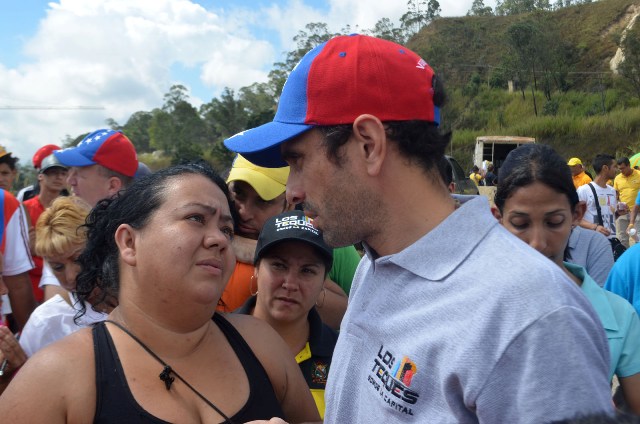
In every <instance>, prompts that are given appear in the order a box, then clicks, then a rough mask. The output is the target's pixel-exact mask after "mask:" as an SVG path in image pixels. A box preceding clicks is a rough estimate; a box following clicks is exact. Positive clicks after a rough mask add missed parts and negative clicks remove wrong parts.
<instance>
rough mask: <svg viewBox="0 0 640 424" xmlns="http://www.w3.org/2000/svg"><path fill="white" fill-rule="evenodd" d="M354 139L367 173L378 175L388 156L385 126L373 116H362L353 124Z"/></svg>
mask: <svg viewBox="0 0 640 424" xmlns="http://www.w3.org/2000/svg"><path fill="white" fill-rule="evenodd" d="M353 137H354V139H355V140H356V141H357V142H358V143H359V144H358V152H360V153H361V157H362V159H363V160H364V161H365V166H366V169H367V173H368V174H369V175H372V176H373V175H378V174H379V173H380V170H381V169H382V164H383V163H384V160H385V157H386V155H387V133H386V132H385V129H384V124H383V123H382V122H381V121H380V120H379V119H378V118H376V117H375V116H373V115H366V114H365V115H360V116H358V117H357V118H356V119H355V121H354V122H353Z"/></svg>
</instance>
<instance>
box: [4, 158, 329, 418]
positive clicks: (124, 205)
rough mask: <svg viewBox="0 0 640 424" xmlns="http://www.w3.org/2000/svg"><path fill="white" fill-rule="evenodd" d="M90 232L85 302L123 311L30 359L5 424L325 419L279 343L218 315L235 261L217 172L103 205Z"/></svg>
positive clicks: (12, 393) (160, 181)
mask: <svg viewBox="0 0 640 424" xmlns="http://www.w3.org/2000/svg"><path fill="white" fill-rule="evenodd" d="M87 228H88V232H87V246H86V248H85V250H84V251H83V253H82V255H81V256H80V258H79V262H80V265H81V267H82V271H81V272H80V274H79V275H78V278H77V292H78V297H79V298H80V299H81V300H86V299H88V298H90V297H93V296H94V295H95V293H96V292H97V293H100V297H99V298H98V299H96V301H95V303H94V307H95V306H98V307H99V305H100V303H101V302H104V301H109V299H110V298H117V299H118V306H117V307H116V308H115V309H114V310H113V311H112V312H111V314H110V315H109V317H108V320H107V321H105V322H104V323H100V324H97V325H96V326H95V327H94V328H93V329H84V330H80V331H78V332H76V333H74V334H72V335H71V336H68V337H66V338H65V339H63V340H61V341H60V342H57V343H54V344H52V345H50V346H48V347H47V348H45V349H43V350H41V351H40V352H38V353H37V354H36V355H35V356H34V357H33V358H31V359H29V361H28V362H27V363H26V364H25V366H24V367H23V368H22V370H21V371H20V373H18V375H17V376H16V378H15V379H14V381H13V382H12V383H11V385H10V386H9V388H8V389H7V391H6V392H5V393H4V394H3V396H2V399H0V416H2V417H3V421H5V420H6V421H7V422H12V423H27V422H91V421H93V422H108V423H110V422H113V423H116V422H117V423H120V422H134V421H135V422H149V423H165V422H181V423H202V422H207V423H213V422H216V423H218V422H227V423H230V422H233V423H242V422H246V421H251V420H256V419H268V418H271V417H274V416H277V417H285V418H286V419H287V420H289V421H291V422H300V421H313V420H318V419H319V417H318V413H317V410H316V409H315V406H314V403H313V399H312V397H311V395H310V394H309V392H308V390H307V389H306V384H305V381H304V379H303V378H302V375H301V374H300V371H299V369H298V367H297V366H296V363H295V362H294V361H293V358H291V356H290V354H289V352H288V350H287V346H286V345H285V344H284V342H283V341H282V339H280V338H279V337H278V335H277V333H275V331H274V330H272V329H271V327H270V326H269V325H267V324H266V323H263V322H262V321H260V320H257V319H255V318H253V317H248V316H240V315H234V316H223V315H221V314H218V313H215V314H214V312H215V308H216V304H217V303H218V300H219V298H220V294H221V293H222V290H223V289H224V286H225V284H226V282H227V280H228V278H229V276H230V275H231V273H232V272H233V265H234V263H235V256H234V254H233V251H232V249H231V248H230V241H231V238H232V237H233V218H232V216H231V212H230V208H229V196H228V192H227V188H226V186H225V184H224V181H222V179H220V177H218V176H217V175H216V174H215V173H213V171H212V170H211V169H210V168H209V167H208V166H206V165H201V164H186V165H178V166H174V167H171V168H167V169H165V170H161V171H158V172H156V173H154V174H152V175H150V176H147V177H145V178H143V179H141V180H138V181H136V182H135V183H134V184H133V185H132V186H130V187H129V188H128V189H127V190H126V191H125V192H122V193H120V194H119V195H117V196H116V197H115V198H113V199H109V200H103V201H101V202H99V203H98V205H97V206H96V207H95V208H94V210H93V211H92V212H91V214H90V215H89V217H88V219H87ZM212 317H213V318H212ZM53 387H55V390H52V388H53ZM33 399H38V402H39V407H38V408H33V405H32V400H33Z"/></svg>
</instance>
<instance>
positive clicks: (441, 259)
mask: <svg viewBox="0 0 640 424" xmlns="http://www.w3.org/2000/svg"><path fill="white" fill-rule="evenodd" d="M453 197H454V198H455V199H457V200H459V201H460V204H461V205H460V207H459V208H457V209H456V210H455V211H454V212H453V213H452V214H451V215H449V216H448V217H447V218H446V219H445V220H444V221H442V222H441V223H440V224H439V225H438V226H436V227H435V228H434V229H433V230H431V231H430V232H428V233H427V234H425V235H423V236H422V237H421V238H420V239H419V240H417V241H416V242H415V243H413V244H412V245H410V246H408V247H406V248H405V249H404V250H402V251H400V252H397V253H394V254H392V255H388V256H383V257H380V258H377V259H375V254H374V253H375V252H374V251H373V250H372V249H371V248H370V247H369V246H367V245H366V243H363V245H364V248H365V253H366V254H367V256H368V257H369V259H370V260H371V261H372V263H373V267H374V269H375V267H376V266H377V265H378V266H379V265H382V264H384V263H386V262H391V263H393V264H395V265H397V266H399V267H402V268H404V269H406V270H408V271H410V272H412V273H414V274H416V275H417V276H419V277H422V278H425V279H428V280H431V281H440V280H443V279H445V278H446V277H447V276H448V275H449V274H451V273H452V272H453V271H454V270H455V269H456V268H458V266H459V265H460V263H461V262H462V261H463V260H464V259H465V258H467V257H468V256H469V255H470V254H471V252H472V251H473V250H474V249H475V248H476V247H477V246H478V245H479V244H480V242H481V241H482V239H483V238H484V237H485V236H486V235H487V233H489V231H491V229H492V228H494V227H495V226H498V225H499V223H498V220H497V219H496V218H495V217H494V216H493V214H492V213H491V209H490V207H489V203H488V201H487V198H486V197H484V196H457V195H454V196H453ZM505 231H506V230H505Z"/></svg>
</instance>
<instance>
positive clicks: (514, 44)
mask: <svg viewBox="0 0 640 424" xmlns="http://www.w3.org/2000/svg"><path fill="white" fill-rule="evenodd" d="M541 35H542V34H541V32H540V30H539V28H538V27H537V26H536V24H535V23H534V22H532V21H523V22H518V23H515V24H513V25H511V26H510V27H509V28H508V29H507V41H508V43H509V46H510V52H511V55H510V60H511V64H512V65H513V66H514V68H515V69H514V72H515V73H516V75H517V77H518V79H519V80H520V82H521V83H522V82H524V81H526V79H527V78H526V76H525V75H529V76H530V78H531V79H533V83H534V85H533V86H532V87H531V92H532V94H533V92H534V88H535V89H537V87H536V84H537V82H536V61H537V56H538V49H539V44H538V41H539V39H540V38H541ZM521 91H522V97H523V98H524V88H523V86H522V85H521ZM533 109H534V112H535V114H536V115H537V114H538V108H537V105H536V97H535V95H534V96H533Z"/></svg>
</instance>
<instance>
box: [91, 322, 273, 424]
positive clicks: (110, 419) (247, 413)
mask: <svg viewBox="0 0 640 424" xmlns="http://www.w3.org/2000/svg"><path fill="white" fill-rule="evenodd" d="M213 322H215V323H216V324H217V325H218V328H220V330H221V331H222V333H223V334H224V335H225V337H226V338H227V340H228V341H229V344H230V345H231V347H232V348H233V351H234V352H235V354H236V356H237V357H238V359H239V360H240V363H241V364H242V366H243V368H244V371H245V373H246V374H247V378H248V379H249V399H248V400H247V403H245V404H244V406H243V407H242V408H241V409H240V411H238V413H237V414H235V415H234V416H233V417H231V418H230V421H231V422H232V423H244V422H247V421H252V420H268V419H270V418H271V417H280V418H284V414H283V412H282V408H281V407H280V404H279V402H278V399H277V398H276V394H275V392H274V391H273V386H272V385H271V381H270V380H269V376H268V375H267V372H266V371H265V370H264V368H263V367H262V364H261V363H260V361H259V360H258V358H256V356H255V355H254V353H253V351H252V350H251V348H250V347H249V345H248V344H247V342H246V341H245V340H244V339H243V338H242V336H241V335H240V333H238V330H236V329H235V327H233V326H232V325H231V324H230V323H229V322H228V321H227V320H226V319H225V318H223V317H222V316H220V314H218V313H216V314H215V315H214V316H213ZM93 349H94V352H95V361H96V394H97V396H96V397H97V399H96V415H95V417H94V422H95V423H132V422H135V423H163V424H164V423H167V421H164V420H161V419H159V418H157V417H155V416H153V415H151V414H150V413H148V412H147V411H145V410H144V409H142V407H141V406H140V405H139V404H138V402H136V400H135V398H134V397H133V394H132V393H131V390H130V389H129V385H128V384H127V380H126V378H125V376H124V371H123V370H122V364H121V363H120V358H119V356H118V352H117V351H116V348H115V346H114V344H113V340H112V339H111V335H110V334H109V332H108V331H107V330H106V326H105V323H104V322H100V323H97V324H96V325H95V326H94V327H93ZM150 359H151V360H155V359H153V358H151V357H150ZM159 384H160V383H159ZM217 406H218V407H220V409H222V412H226V411H225V410H224V406H221V405H217Z"/></svg>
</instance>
